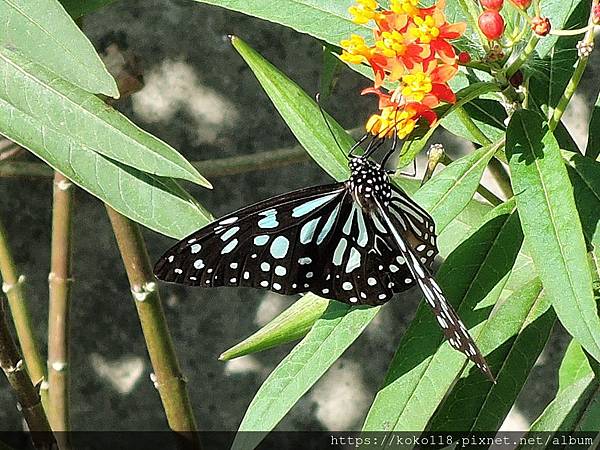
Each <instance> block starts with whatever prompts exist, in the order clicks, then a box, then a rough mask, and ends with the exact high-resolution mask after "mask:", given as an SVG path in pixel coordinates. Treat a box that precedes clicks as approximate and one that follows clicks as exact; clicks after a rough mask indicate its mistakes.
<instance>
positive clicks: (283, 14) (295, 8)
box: [195, 0, 372, 45]
mask: <svg viewBox="0 0 600 450" xmlns="http://www.w3.org/2000/svg"><path fill="white" fill-rule="evenodd" d="M195 1H197V2H200V3H208V4H210V5H216V6H220V7H222V8H227V9H231V10H233V11H239V12H242V13H244V14H248V15H249V16H254V17H258V18H260V19H264V20H268V21H270V22H275V23H278V24H280V25H284V26H286V27H289V28H292V29H294V30H296V31H299V32H301V33H306V34H310V35H311V36H314V37H316V38H317V39H321V40H323V41H325V42H329V43H330V44H333V45H339V43H340V41H341V40H342V39H348V38H349V36H350V35H351V34H360V35H362V36H364V37H371V35H372V32H371V30H370V29H369V28H368V27H366V26H361V25H357V24H355V23H354V22H352V16H351V15H350V14H349V13H348V7H349V6H350V5H351V2H339V1H334V2H332V1H326V2H324V1H323V0H252V1H248V0H195Z"/></svg>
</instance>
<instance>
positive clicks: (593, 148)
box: [585, 94, 600, 159]
mask: <svg viewBox="0 0 600 450" xmlns="http://www.w3.org/2000/svg"><path fill="white" fill-rule="evenodd" d="M588 131H589V136H588V141H587V147H586V149H585V156H587V157H588V158H591V159H598V156H600V94H598V99H597V100H596V104H595V105H594V109H593V110H592V114H591V115H590V125H589V126H588Z"/></svg>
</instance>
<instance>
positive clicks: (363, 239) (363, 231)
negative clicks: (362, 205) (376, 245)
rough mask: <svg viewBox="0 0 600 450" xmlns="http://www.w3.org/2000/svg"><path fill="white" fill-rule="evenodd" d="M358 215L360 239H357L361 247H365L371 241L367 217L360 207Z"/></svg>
mask: <svg viewBox="0 0 600 450" xmlns="http://www.w3.org/2000/svg"><path fill="white" fill-rule="evenodd" d="M356 215H357V217H358V239H357V243H358V245H360V246H361V247H364V246H365V245H367V243H368V242H369V234H368V232H367V226H366V224H365V218H364V216H363V212H362V210H360V209H359V210H358V212H357V214H356Z"/></svg>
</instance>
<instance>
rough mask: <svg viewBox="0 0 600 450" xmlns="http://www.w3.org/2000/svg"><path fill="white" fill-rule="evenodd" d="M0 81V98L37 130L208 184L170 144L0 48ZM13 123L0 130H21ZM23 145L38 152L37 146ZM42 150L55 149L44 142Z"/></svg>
mask: <svg viewBox="0 0 600 450" xmlns="http://www.w3.org/2000/svg"><path fill="white" fill-rule="evenodd" d="M0 81H1V82H0V99H1V100H3V101H4V102H6V103H8V104H9V105H10V106H11V108H14V109H15V110H18V111H20V112H21V113H22V114H24V115H26V116H28V117H29V118H30V123H31V124H32V125H33V126H34V127H35V128H36V130H37V132H38V133H40V134H42V135H43V134H45V133H46V132H48V131H49V130H53V131H55V132H56V133H59V134H61V135H63V136H68V137H69V138H70V139H71V140H73V141H74V142H78V143H79V144H81V145H85V146H86V147H87V148H88V149H90V150H92V151H94V152H96V153H99V154H102V155H104V156H107V157H108V158H111V159H113V160H115V161H117V162H120V163H123V164H126V165H128V166H131V167H134V168H136V169H137V170H140V171H143V172H148V173H150V174H153V175H159V176H164V177H174V178H182V179H185V180H189V181H193V182H195V183H198V184H200V185H202V186H206V187H210V183H208V181H206V180H205V179H204V177H202V176H201V175H200V174H199V173H198V171H197V170H196V169H195V168H194V167H193V166H192V165H191V164H190V163H189V162H188V161H186V159H185V158H184V157H183V156H181V155H180V154H179V153H177V151H176V150H175V149H173V148H172V147H170V146H168V145H167V144H165V143H164V142H162V141H160V140H159V139H157V138H155V137H154V136H152V135H150V134H148V133H146V132H145V131H143V130H141V129H140V128H138V127H137V126H135V125H134V124H133V123H132V122H131V121H129V119H127V118H126V117H125V116H123V115H122V114H120V113H119V112H117V111H115V110H114V109H112V108H111V107H109V106H107V105H106V104H105V103H104V102H102V101H101V100H100V99H99V98H97V97H96V96H95V95H93V94H90V93H88V92H86V91H83V90H81V89H79V88H78V87H76V86H73V85H72V84H71V83H69V82H67V81H64V80H62V79H60V78H57V77H56V75H54V74H53V73H52V72H49V71H48V70H46V69H45V68H44V67H42V66H40V65H39V64H36V63H33V62H31V61H29V60H28V59H26V58H25V57H24V56H23V55H22V54H20V53H17V52H13V51H11V50H8V49H6V48H5V49H2V48H0ZM18 126H19V124H18V122H16V121H11V120H8V121H4V122H2V123H0V132H2V133H4V134H7V135H8V134H9V133H11V132H12V133H15V132H24V131H25V130H18V129H17V130H15V128H14V127H18ZM11 129H12V130H11ZM56 144H58V145H60V144H59V142H56ZM29 150H31V151H32V152H33V153H36V154H39V153H41V152H42V149H40V148H29ZM44 150H45V151H49V152H60V149H58V148H49V147H47V146H46V148H45V149H44ZM62 163H63V164H65V163H67V161H64V162H62ZM59 170H60V169H59Z"/></svg>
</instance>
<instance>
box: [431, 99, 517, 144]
mask: <svg viewBox="0 0 600 450" xmlns="http://www.w3.org/2000/svg"><path fill="white" fill-rule="evenodd" d="M463 115H468V116H469V117H470V118H471V120H473V122H474V123H475V125H477V128H479V130H481V132H482V133H483V134H484V136H483V137H484V138H485V139H482V137H481V136H480V135H479V133H477V134H474V133H473V132H472V131H471V130H470V129H469V126H468V125H467V124H466V123H465V122H466V118H465V117H464V116H463ZM506 117H507V116H506V111H505V110H504V108H503V107H502V105H501V104H500V103H499V102H497V101H494V100H488V99H481V98H478V99H475V100H472V101H471V102H469V103H467V104H466V105H464V106H463V107H462V109H457V110H455V111H454V112H453V113H452V114H449V115H448V116H446V117H444V118H443V119H442V121H441V125H442V127H444V128H445V129H446V130H448V131H449V132H451V133H453V134H455V135H456V136H460V137H462V138H463V139H466V140H468V141H471V142H475V143H477V144H479V145H486V144H488V143H489V142H494V141H498V140H500V139H501V138H502V136H503V135H504V133H505V132H506V127H505V126H504V120H505V119H506Z"/></svg>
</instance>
